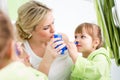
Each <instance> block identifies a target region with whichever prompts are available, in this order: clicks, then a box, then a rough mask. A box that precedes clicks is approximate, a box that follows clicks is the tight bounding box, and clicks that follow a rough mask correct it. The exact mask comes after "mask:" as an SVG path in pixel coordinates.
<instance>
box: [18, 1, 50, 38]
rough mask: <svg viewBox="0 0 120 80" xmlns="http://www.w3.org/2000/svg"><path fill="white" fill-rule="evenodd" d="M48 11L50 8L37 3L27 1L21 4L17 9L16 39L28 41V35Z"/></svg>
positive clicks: (29, 35)
mask: <svg viewBox="0 0 120 80" xmlns="http://www.w3.org/2000/svg"><path fill="white" fill-rule="evenodd" d="M50 11H51V9H50V8H48V7H47V6H46V5H44V4H42V3H40V2H37V1H29V2H26V3H25V4H23V5H22V6H21V7H20V8H19V9H18V19H17V21H16V29H17V32H18V39H19V40H26V39H29V38H30V37H31V34H30V33H31V32H32V31H33V30H34V29H35V27H36V26H37V25H38V24H39V23H40V22H42V21H43V19H44V18H45V16H46V15H47V14H48V13H49V12H50Z"/></svg>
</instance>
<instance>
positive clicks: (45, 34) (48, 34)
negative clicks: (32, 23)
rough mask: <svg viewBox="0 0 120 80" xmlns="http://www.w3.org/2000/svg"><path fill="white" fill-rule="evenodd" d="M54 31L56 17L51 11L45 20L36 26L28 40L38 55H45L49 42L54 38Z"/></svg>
mask: <svg viewBox="0 0 120 80" xmlns="http://www.w3.org/2000/svg"><path fill="white" fill-rule="evenodd" d="M54 32H55V31H54V18H53V15H52V12H49V13H48V14H47V15H46V17H45V19H44V21H43V22H41V23H40V24H39V25H37V26H36V27H35V29H34V30H33V31H32V37H31V39H29V40H28V41H29V43H30V46H31V48H32V50H33V51H34V52H35V54H36V55H37V56H39V57H43V56H44V53H45V49H46V45H47V42H48V41H50V40H51V38H53V35H54Z"/></svg>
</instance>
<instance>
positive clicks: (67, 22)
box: [38, 0, 96, 41]
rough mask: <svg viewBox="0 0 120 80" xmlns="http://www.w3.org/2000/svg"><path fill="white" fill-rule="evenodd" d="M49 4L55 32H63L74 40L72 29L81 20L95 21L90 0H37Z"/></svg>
mask: <svg viewBox="0 0 120 80" xmlns="http://www.w3.org/2000/svg"><path fill="white" fill-rule="evenodd" d="M38 1H42V2H44V3H45V4H47V5H49V7H51V8H52V9H53V12H54V16H55V28H56V31H57V32H64V33H66V34H67V35H68V36H69V37H70V40H71V41H73V40H74V29H75V28H76V27H77V25H79V24H80V23H82V22H86V21H88V22H94V23H96V15H95V10H94V6H93V4H92V2H90V1H87V0H38Z"/></svg>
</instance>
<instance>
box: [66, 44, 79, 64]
mask: <svg viewBox="0 0 120 80" xmlns="http://www.w3.org/2000/svg"><path fill="white" fill-rule="evenodd" d="M67 48H68V52H69V55H70V57H71V58H72V60H73V62H74V63H75V62H76V59H77V57H78V55H79V53H78V51H77V47H76V45H75V43H73V42H68V43H67Z"/></svg>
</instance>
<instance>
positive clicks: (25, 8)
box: [16, 1, 72, 80]
mask: <svg viewBox="0 0 120 80" xmlns="http://www.w3.org/2000/svg"><path fill="white" fill-rule="evenodd" d="M16 28H17V31H18V37H19V39H20V40H21V41H22V46H23V47H24V50H25V51H26V52H27V53H28V55H29V60H30V63H31V65H32V67H33V68H35V69H38V70H40V71H42V72H44V73H46V74H47V75H48V78H49V80H66V79H67V78H68V77H69V75H70V68H71V65H72V61H71V60H70V58H69V57H68V55H63V56H62V57H60V56H59V55H56V52H55V51H54V50H51V49H52V48H51V49H49V48H50V47H51V46H50V45H49V44H48V43H49V41H50V40H54V38H53V37H54V32H55V29H54V17H53V14H52V10H51V9H50V8H48V7H47V6H45V5H44V4H42V3H40V2H37V1H29V2H27V3H25V4H23V5H22V6H21V7H20V8H19V9H18V19H17V21H16ZM20 40H19V41H20ZM61 43H64V42H61ZM47 46H49V47H47ZM54 55H55V57H58V58H57V59H56V58H54V57H53V56H54ZM64 57H65V58H64ZM58 59H59V60H58ZM41 62H42V63H41ZM62 62H63V63H62ZM46 63H47V64H46ZM40 64H41V65H42V64H43V65H44V66H46V67H47V68H45V67H41V65H40ZM64 65H67V66H64ZM41 68H42V69H41ZM58 69H59V70H58ZM54 71H56V73H54Z"/></svg>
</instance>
